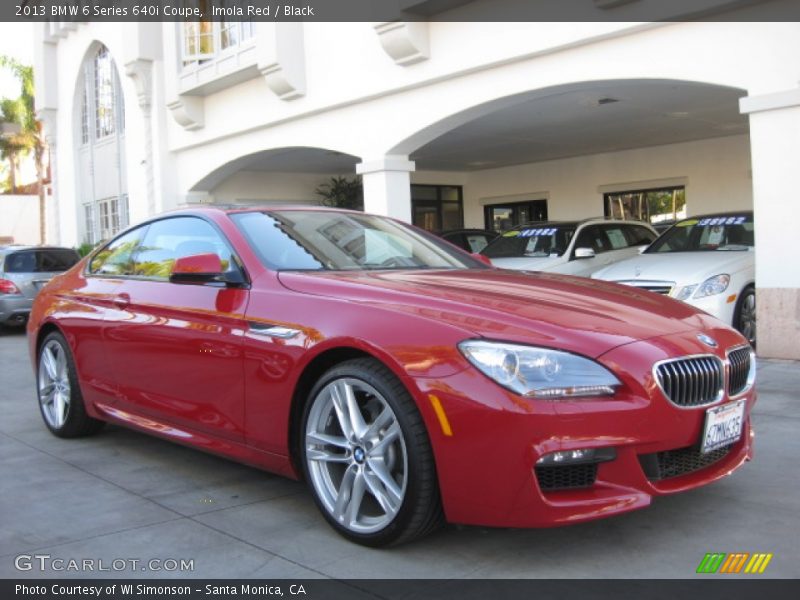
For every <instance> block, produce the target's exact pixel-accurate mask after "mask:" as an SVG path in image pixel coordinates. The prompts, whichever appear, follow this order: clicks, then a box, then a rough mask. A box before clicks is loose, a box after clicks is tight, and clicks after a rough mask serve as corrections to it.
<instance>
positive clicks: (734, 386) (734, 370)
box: [728, 346, 751, 396]
mask: <svg viewBox="0 0 800 600" xmlns="http://www.w3.org/2000/svg"><path fill="white" fill-rule="evenodd" d="M750 352H751V350H750V347H749V346H743V347H741V348H736V349H734V350H731V351H730V352H729V353H728V362H729V364H730V366H729V367H728V394H729V395H731V396H735V395H737V394H740V393H741V392H743V391H744V390H745V388H747V385H748V377H749V375H750Z"/></svg>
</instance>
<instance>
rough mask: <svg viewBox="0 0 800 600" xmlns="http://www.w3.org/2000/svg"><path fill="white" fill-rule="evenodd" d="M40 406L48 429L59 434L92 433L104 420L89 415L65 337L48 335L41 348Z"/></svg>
mask: <svg viewBox="0 0 800 600" xmlns="http://www.w3.org/2000/svg"><path fill="white" fill-rule="evenodd" d="M37 384H38V385H37V391H38V395H39V408H40V410H41V411H42V418H43V419H44V423H45V425H47V428H48V429H49V430H50V431H51V432H52V433H53V434H55V435H57V436H58V437H64V438H71V437H80V436H84V435H91V434H93V433H96V432H97V431H99V430H100V429H101V428H102V427H103V425H104V423H103V421H98V420H97V419H93V418H92V417H90V416H89V415H87V414H86V409H85V407H84V404H83V396H82V395H81V390H80V387H78V376H77V373H76V371H75V363H74V362H73V360H72V354H71V353H70V351H69V346H68V345H67V341H66V340H65V339H64V336H63V335H61V334H60V333H58V332H53V333H51V334H50V335H48V336H47V337H46V338H45V339H44V341H43V342H42V345H41V347H40V348H39V361H38V370H37Z"/></svg>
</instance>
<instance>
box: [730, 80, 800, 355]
mask: <svg viewBox="0 0 800 600" xmlns="http://www.w3.org/2000/svg"><path fill="white" fill-rule="evenodd" d="M740 107H741V111H742V112H743V113H746V114H749V115H750V153H751V160H752V166H753V209H754V211H755V244H756V300H757V302H756V306H757V319H758V354H759V355H761V356H766V357H772V358H790V359H796V360H797V359H800V341H798V340H800V267H799V266H798V263H797V259H796V253H797V251H798V248H797V240H798V237H797V217H798V214H800V200H798V196H797V190H798V189H800V169H798V166H800V88H796V89H792V90H788V91H785V92H779V93H774V94H766V95H762V96H749V97H746V98H742V100H741V101H740Z"/></svg>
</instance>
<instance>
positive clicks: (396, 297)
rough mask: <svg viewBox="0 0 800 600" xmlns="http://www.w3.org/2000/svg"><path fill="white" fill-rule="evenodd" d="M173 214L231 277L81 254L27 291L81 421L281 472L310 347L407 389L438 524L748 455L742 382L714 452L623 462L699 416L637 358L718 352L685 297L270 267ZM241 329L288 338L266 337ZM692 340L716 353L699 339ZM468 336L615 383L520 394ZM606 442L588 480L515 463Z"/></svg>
mask: <svg viewBox="0 0 800 600" xmlns="http://www.w3.org/2000/svg"><path fill="white" fill-rule="evenodd" d="M293 209H295V210H296V207H293ZM265 210H269V209H265ZM175 214H181V213H175ZM185 214H192V215H202V216H203V218H205V219H207V220H210V221H213V222H214V223H215V224H216V225H217V227H218V228H219V230H220V231H221V232H222V233H223V234H224V235H225V236H226V237H227V239H228V241H229V242H230V244H231V246H232V247H233V248H234V249H235V251H236V253H237V254H238V256H239V258H240V259H241V260H242V262H243V264H244V268H245V270H246V272H247V274H248V276H249V279H250V286H249V289H235V288H220V287H212V286H203V285H185V284H172V283H169V282H165V281H146V280H137V279H131V278H113V277H96V276H87V275H86V274H85V263H86V261H82V262H81V263H80V264H79V265H77V266H76V267H75V268H73V269H72V270H70V271H68V272H67V273H65V274H63V275H61V276H59V277H56V278H55V279H54V280H53V281H52V282H51V283H50V284H49V285H48V286H47V287H46V288H45V290H44V291H43V292H42V293H41V294H40V295H39V297H38V298H37V300H36V302H35V304H34V307H33V311H32V313H31V317H30V321H29V325H28V327H29V334H30V335H29V341H30V354H31V358H32V360H33V362H34V365H36V355H37V343H38V342H39V341H40V340H41V339H42V335H41V333H42V332H43V331H47V330H49V329H48V328H52V327H57V328H58V329H59V330H61V331H62V332H63V333H64V334H65V336H66V338H67V341H68V343H69V344H70V347H71V349H72V352H73V355H74V358H75V363H76V367H77V371H78V374H79V379H80V384H81V390H82V392H83V395H84V399H85V402H86V406H87V410H88V412H89V413H90V414H91V415H92V416H94V417H96V418H100V419H104V420H109V421H114V422H118V423H122V424H125V425H127V426H130V427H133V428H137V429H140V430H143V431H147V432H149V433H153V434H155V435H159V436H161V437H166V438H169V439H172V440H174V441H177V442H180V443H184V444H188V445H191V446H193V447H196V448H199V449H203V450H207V451H211V452H214V453H217V454H221V455H224V456H227V457H230V458H232V459H235V460H238V461H241V462H246V463H248V464H252V465H255V466H258V467H261V468H264V469H268V470H270V471H275V472H278V473H281V474H284V475H287V476H290V477H297V476H298V471H297V469H296V466H295V464H294V462H293V461H294V459H295V457H294V456H293V453H294V452H295V448H293V440H294V436H293V435H292V427H293V426H295V423H294V422H293V420H292V416H293V415H294V414H295V413H296V410H297V409H296V406H295V403H296V402H302V401H303V400H304V398H302V397H300V398H297V397H296V396H297V394H296V392H297V390H298V386H301V385H302V384H303V383H304V382H305V380H304V379H303V377H304V373H306V371H307V369H309V368H313V365H314V364H315V361H317V360H321V358H320V357H325V356H326V355H327V353H329V352H348V353H349V352H354V351H357V352H360V353H362V354H367V355H371V356H373V357H375V358H376V359H378V360H380V361H381V362H382V363H384V364H385V365H386V366H387V367H388V368H389V369H391V370H392V372H393V373H394V374H395V375H396V376H397V377H398V378H399V379H400V380H401V381H402V382H403V384H404V385H405V386H406V388H407V389H408V391H409V392H410V394H411V395H412V397H413V398H414V400H415V402H416V404H417V407H418V408H419V411H420V413H421V415H422V417H423V419H424V421H425V423H426V426H427V430H428V435H429V437H430V440H431V444H432V447H433V450H434V456H435V460H436V469H437V473H438V477H439V483H440V490H441V494H442V500H443V505H444V509H445V514H446V517H447V519H448V520H449V521H451V522H458V523H468V524H482V525H494V526H551V525H559V524H566V523H575V522H579V521H584V520H588V519H594V518H598V517H604V516H610V515H612V514H617V513H621V512H625V511H628V510H632V509H636V508H641V507H644V506H647V505H648V504H649V503H650V501H651V499H652V497H654V496H659V495H663V494H668V493H672V492H676V491H681V490H684V489H690V488H693V487H697V486H700V485H704V484H707V483H709V482H711V481H714V480H716V479H718V478H720V477H722V476H724V475H726V474H729V473H730V472H732V471H733V470H734V469H735V468H736V467H738V466H739V465H740V464H741V463H742V462H743V461H744V460H746V459H748V458H750V457H751V455H752V432H751V428H750V423H749V414H750V410H751V408H752V405H753V403H754V402H755V399H756V393H755V390H754V389H750V390H749V391H747V392H746V393H745V394H743V395H742V397H743V398H745V399H746V401H747V407H746V411H745V415H746V426H745V431H744V434H743V435H742V437H741V439H740V440H739V442H737V443H736V444H735V445H734V446H733V447H732V450H731V451H730V452H729V453H728V455H727V456H726V457H725V458H724V459H723V460H721V461H719V462H717V463H715V464H714V465H713V466H711V467H708V468H705V469H702V470H700V471H696V472H694V473H691V474H688V475H683V476H679V477H674V478H671V479H666V480H662V481H650V480H648V479H647V477H646V476H645V474H644V472H643V470H642V467H641V465H640V463H639V455H641V454H647V453H653V452H659V451H662V450H669V449H677V448H683V447H687V446H690V445H692V444H693V443H695V442H696V441H697V440H698V438H699V436H700V435H701V431H702V427H703V422H704V418H705V413H706V410H705V407H703V408H698V409H683V408H678V407H677V406H675V405H673V404H671V403H670V402H669V401H668V400H667V399H666V398H665V397H664V395H663V393H662V392H661V390H660V388H659V387H658V385H657V383H656V381H655V378H654V375H653V365H654V363H656V362H657V361H659V360H663V359H666V358H674V357H681V356H687V355H693V354H700V353H702V354H709V353H712V354H716V355H717V356H719V357H720V358H722V359H724V358H725V351H726V350H727V349H729V348H731V347H733V346H741V345H743V344H745V343H746V342H745V340H744V338H743V337H742V336H741V335H739V334H738V333H737V332H735V331H734V330H733V329H731V328H729V327H726V326H725V325H723V324H722V323H721V322H719V321H717V320H715V319H713V318H712V317H710V316H709V315H706V314H705V313H701V312H699V311H697V310H695V309H694V308H692V307H689V306H688V305H685V304H683V303H679V302H676V301H673V300H670V299H668V298H664V297H660V296H656V295H655V294H650V293H648V292H642V291H638V290H634V289H631V288H627V287H623V286H618V285H615V284H609V283H605V282H601V281H596V280H590V279H583V278H574V277H565V276H558V275H547V274H526V273H521V272H508V271H501V270H496V269H473V270H459V271H427V270H426V271H369V272H346V273H345V272H282V273H280V274H279V273H276V272H273V271H271V270H269V269H268V268H266V267H265V266H264V265H263V264H262V263H261V262H260V261H259V259H258V257H257V256H256V255H255V253H254V251H253V250H252V249H251V248H250V247H249V245H248V243H247V241H246V240H245V239H244V237H243V236H242V235H241V233H240V232H239V230H238V229H237V228H236V226H235V224H234V223H233V222H232V221H231V219H230V217H229V216H228V214H226V212H225V211H222V210H219V209H205V210H197V211H187V212H186V213H185ZM258 324H265V325H280V326H284V327H290V328H293V329H296V330H298V331H299V332H300V333H299V334H298V335H297V336H295V337H293V338H291V339H279V338H268V337H264V336H260V335H258V333H257V332H256V331H255V329H254V327H255V326H256V325H258ZM698 333H705V334H707V335H709V336H711V337H712V338H714V339H715V340H716V341H717V342H718V347H717V348H716V349H710V348H709V347H707V346H704V345H702V344H701V343H700V341H698V339H697V334H698ZM479 337H480V338H488V339H494V340H499V341H507V342H514V343H523V344H530V345H540V346H545V347H550V348H555V349H560V350H566V351H569V352H574V353H578V354H581V355H584V356H588V357H591V358H594V359H595V360H597V361H598V362H599V363H601V364H602V365H604V366H606V367H607V368H608V369H609V370H611V371H612V372H613V373H614V374H615V375H616V376H617V378H618V379H619V380H620V381H621V382H622V384H623V385H622V387H621V389H620V390H619V391H618V392H617V394H616V395H614V396H613V397H611V398H594V399H580V400H566V401H565V400H562V401H557V402H554V401H546V400H532V399H528V398H524V397H521V396H519V395H516V394H514V393H512V392H510V391H508V390H506V389H505V388H503V387H501V386H499V385H498V384H496V383H495V382H494V381H492V380H490V379H489V378H487V377H486V376H484V375H483V374H482V373H480V372H479V371H478V370H477V369H476V368H475V367H473V366H472V365H471V364H470V363H469V362H468V361H467V360H466V359H465V358H464V356H463V355H462V354H461V353H460V352H459V350H458V348H457V344H458V343H459V342H461V341H463V340H466V339H469V338H479ZM300 389H303V388H302V387H301V388H300ZM431 396H435V397H436V399H438V401H439V402H440V405H441V407H442V409H443V412H444V414H445V415H446V419H447V420H448V424H449V426H450V431H449V432H448V431H445V428H444V427H443V425H442V422H441V420H440V417H439V416H438V415H437V413H436V411H435V409H434V407H433V405H432V401H431ZM728 401H729V398H728V397H727V396H725V397H723V398H722V400H720V402H719V403H720V404H722V403H725V402H728ZM607 446H610V447H614V448H615V449H616V451H617V458H616V459H615V460H612V461H610V462H604V463H601V464H600V465H599V467H598V474H597V481H596V483H595V484H594V485H593V486H591V487H590V488H586V489H576V490H565V491H550V492H546V493H545V492H543V491H542V490H541V489H539V486H538V484H537V481H536V476H535V474H534V468H535V464H536V461H537V460H538V459H539V458H540V457H541V456H543V455H544V454H548V453H551V452H555V451H559V450H569V449H577V448H600V447H607Z"/></svg>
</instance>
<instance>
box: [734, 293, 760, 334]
mask: <svg viewBox="0 0 800 600" xmlns="http://www.w3.org/2000/svg"><path fill="white" fill-rule="evenodd" d="M733 326H734V327H735V328H736V329H737V330H738V331H739V333H741V334H742V335H743V336H744V337H746V338H747V341H748V342H750V345H751V346H753V347H755V345H756V291H755V290H754V289H753V288H751V287H749V288H746V289H745V290H744V291H743V292H742V293H741V294H740V295H739V301H738V302H737V303H736V309H735V310H734V312H733Z"/></svg>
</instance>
